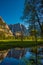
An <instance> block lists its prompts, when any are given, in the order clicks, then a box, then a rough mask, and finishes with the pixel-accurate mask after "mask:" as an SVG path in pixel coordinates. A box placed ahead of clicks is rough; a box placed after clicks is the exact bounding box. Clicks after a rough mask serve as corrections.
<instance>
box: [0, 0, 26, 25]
mask: <svg viewBox="0 0 43 65" xmlns="http://www.w3.org/2000/svg"><path fill="white" fill-rule="evenodd" d="M24 1H25V0H0V16H2V18H3V19H4V21H5V22H6V23H7V24H15V23H23V24H24V22H22V20H21V19H20V17H21V16H22V14H23V8H24ZM25 25H26V24H25Z"/></svg>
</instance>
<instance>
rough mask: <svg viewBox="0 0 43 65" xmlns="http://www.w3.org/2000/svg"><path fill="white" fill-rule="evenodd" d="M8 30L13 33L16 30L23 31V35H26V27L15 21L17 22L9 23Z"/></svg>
mask: <svg viewBox="0 0 43 65" xmlns="http://www.w3.org/2000/svg"><path fill="white" fill-rule="evenodd" d="M9 28H10V30H11V31H12V32H13V34H14V35H15V34H16V33H17V32H19V33H20V32H23V34H24V35H26V27H25V26H24V25H23V24H20V23H17V24H13V25H12V24H10V25H9Z"/></svg>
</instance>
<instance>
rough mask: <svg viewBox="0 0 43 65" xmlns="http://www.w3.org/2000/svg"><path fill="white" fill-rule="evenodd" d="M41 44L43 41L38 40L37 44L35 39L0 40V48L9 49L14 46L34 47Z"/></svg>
mask: <svg viewBox="0 0 43 65" xmlns="http://www.w3.org/2000/svg"><path fill="white" fill-rule="evenodd" d="M41 45H43V41H38V42H37V44H36V42H35V41H14V40H13V41H11V40H7V41H6V40H3V41H0V49H10V48H15V47H24V48H25V47H35V46H41Z"/></svg>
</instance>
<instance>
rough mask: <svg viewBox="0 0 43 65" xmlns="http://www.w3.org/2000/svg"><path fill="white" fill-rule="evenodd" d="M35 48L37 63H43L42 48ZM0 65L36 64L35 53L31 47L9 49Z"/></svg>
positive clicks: (42, 64) (39, 64)
mask: <svg viewBox="0 0 43 65" xmlns="http://www.w3.org/2000/svg"><path fill="white" fill-rule="evenodd" d="M37 50H38V52H37V65H43V48H38V49H37ZM0 65H36V53H35V52H33V51H32V48H14V49H10V50H9V51H8V53H7V55H6V57H4V58H3V60H2V62H0Z"/></svg>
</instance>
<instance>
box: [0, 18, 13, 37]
mask: <svg viewBox="0 0 43 65" xmlns="http://www.w3.org/2000/svg"><path fill="white" fill-rule="evenodd" d="M4 36H5V37H8V36H13V33H12V32H11V30H10V29H9V27H8V25H7V24H6V23H5V22H4V21H3V19H2V18H1V17H0V37H4Z"/></svg>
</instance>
